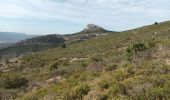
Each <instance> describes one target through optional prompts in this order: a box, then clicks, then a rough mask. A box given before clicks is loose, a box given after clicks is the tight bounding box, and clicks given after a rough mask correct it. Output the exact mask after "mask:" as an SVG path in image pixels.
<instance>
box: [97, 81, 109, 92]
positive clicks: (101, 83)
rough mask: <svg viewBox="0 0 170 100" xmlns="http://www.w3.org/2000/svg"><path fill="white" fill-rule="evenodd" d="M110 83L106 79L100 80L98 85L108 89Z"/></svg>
mask: <svg viewBox="0 0 170 100" xmlns="http://www.w3.org/2000/svg"><path fill="white" fill-rule="evenodd" d="M110 85H111V83H110V82H107V81H102V82H100V83H99V87H100V88H101V89H102V90H103V89H108V88H109V87H110Z"/></svg>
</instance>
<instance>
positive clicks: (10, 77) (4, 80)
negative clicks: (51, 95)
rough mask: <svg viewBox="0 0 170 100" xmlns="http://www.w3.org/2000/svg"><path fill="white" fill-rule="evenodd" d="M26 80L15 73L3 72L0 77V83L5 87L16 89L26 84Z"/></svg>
mask: <svg viewBox="0 0 170 100" xmlns="http://www.w3.org/2000/svg"><path fill="white" fill-rule="evenodd" d="M27 83H28V80H27V79H26V78H24V77H21V76H20V75H18V74H15V73H8V74H4V75H2V76H1V77H0V84H1V86H2V87H3V88H6V89H17V88H21V87H23V86H26V85H27Z"/></svg>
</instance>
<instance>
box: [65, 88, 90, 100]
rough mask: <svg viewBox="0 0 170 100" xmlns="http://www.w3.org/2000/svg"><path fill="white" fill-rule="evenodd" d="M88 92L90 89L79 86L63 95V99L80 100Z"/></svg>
mask: <svg viewBox="0 0 170 100" xmlns="http://www.w3.org/2000/svg"><path fill="white" fill-rule="evenodd" d="M89 91H90V87H89V86H88V85H80V86H77V87H76V88H75V89H74V91H70V92H69V93H67V94H65V95H66V96H65V98H67V99H68V98H69V100H81V99H82V98H83V97H84V96H85V95H87V93H88V92H89Z"/></svg>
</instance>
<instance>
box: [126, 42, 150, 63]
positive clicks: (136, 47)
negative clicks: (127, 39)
mask: <svg viewBox="0 0 170 100" xmlns="http://www.w3.org/2000/svg"><path fill="white" fill-rule="evenodd" d="M146 49H147V47H146V46H145V44H144V43H134V44H133V45H131V46H129V47H128V48H127V49H126V56H127V58H128V60H129V61H132V59H133V56H135V55H136V54H138V53H139V52H142V51H145V50H146Z"/></svg>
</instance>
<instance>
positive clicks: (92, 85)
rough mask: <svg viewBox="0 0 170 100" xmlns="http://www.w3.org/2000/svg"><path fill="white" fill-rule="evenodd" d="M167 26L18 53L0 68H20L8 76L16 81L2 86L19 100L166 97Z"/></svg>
mask: <svg viewBox="0 0 170 100" xmlns="http://www.w3.org/2000/svg"><path fill="white" fill-rule="evenodd" d="M169 26H170V22H164V23H157V24H156V25H155V24H154V25H150V26H145V27H141V28H137V29H133V30H128V31H124V32H120V33H114V34H110V35H106V36H102V37H99V38H93V39H90V40H87V41H84V42H80V43H74V44H70V45H67V47H66V48H63V47H58V48H54V49H48V50H44V51H41V52H37V53H35V54H31V55H27V56H23V57H21V58H19V59H18V60H19V61H18V63H17V65H18V66H16V67H15V68H13V69H11V70H8V71H6V72H0V75H1V76H4V75H7V76H8V74H9V73H12V72H15V73H18V74H20V77H18V76H17V77H15V78H12V79H10V80H9V81H14V83H15V81H16V80H19V81H17V82H16V83H17V84H20V85H19V86H17V87H15V88H13V87H11V88H12V89H11V88H5V87H3V88H2V89H1V90H2V91H5V93H9V94H10V93H11V91H12V94H15V95H11V96H13V97H14V98H17V99H19V100H48V99H49V100H76V99H77V100H91V99H94V100H117V99H118V100H169V99H170V27H169ZM10 63H11V62H10V60H9V62H8V65H10ZM3 78H4V77H3ZM23 79H24V80H27V81H25V82H24V83H22V82H21V83H20V80H23ZM3 80H4V79H3ZM1 83H3V84H4V82H1ZM27 84H28V85H27ZM22 87H24V88H22Z"/></svg>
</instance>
